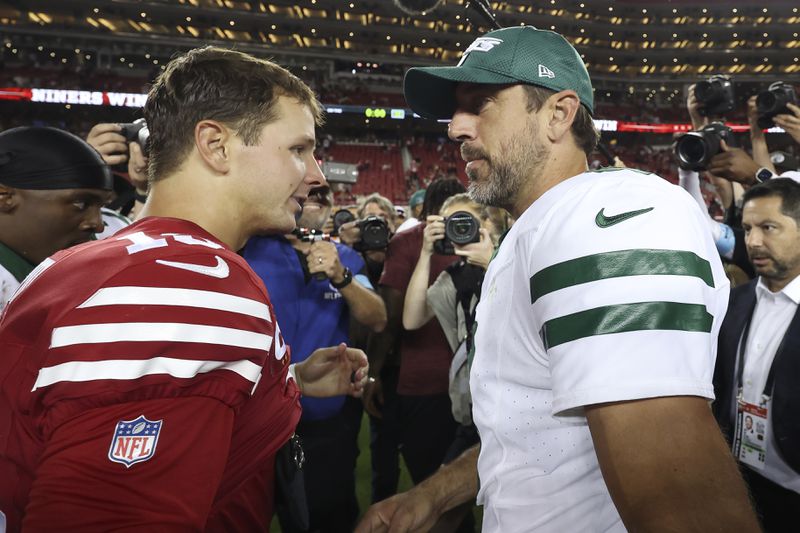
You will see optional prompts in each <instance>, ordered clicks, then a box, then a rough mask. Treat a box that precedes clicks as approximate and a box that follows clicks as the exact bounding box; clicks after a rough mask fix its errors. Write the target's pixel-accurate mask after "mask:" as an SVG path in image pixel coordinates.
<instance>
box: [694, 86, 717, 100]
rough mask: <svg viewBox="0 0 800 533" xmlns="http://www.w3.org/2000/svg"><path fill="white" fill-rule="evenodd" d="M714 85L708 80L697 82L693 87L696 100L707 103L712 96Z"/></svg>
mask: <svg viewBox="0 0 800 533" xmlns="http://www.w3.org/2000/svg"><path fill="white" fill-rule="evenodd" d="M715 92H717V91H715V90H714V85H713V84H712V83H711V82H709V81H701V82H698V83H697V85H695V87H694V95H695V98H697V100H698V101H700V102H703V103H707V102H709V101H710V100H711V99H713V98H714V93H715Z"/></svg>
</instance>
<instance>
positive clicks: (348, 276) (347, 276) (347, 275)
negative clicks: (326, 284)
mask: <svg viewBox="0 0 800 533" xmlns="http://www.w3.org/2000/svg"><path fill="white" fill-rule="evenodd" d="M342 276H344V277H343V278H342V281H340V282H339V283H336V282H335V281H333V280H331V286H332V287H333V288H334V289H344V288H345V287H347V286H348V285H350V284H351V283H352V282H353V272H352V271H351V270H350V269H349V268H347V267H344V273H343V274H342Z"/></svg>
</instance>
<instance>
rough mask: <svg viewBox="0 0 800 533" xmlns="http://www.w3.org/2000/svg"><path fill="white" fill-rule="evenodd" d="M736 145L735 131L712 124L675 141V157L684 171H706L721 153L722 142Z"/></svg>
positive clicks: (719, 123) (716, 123)
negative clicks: (713, 159)
mask: <svg viewBox="0 0 800 533" xmlns="http://www.w3.org/2000/svg"><path fill="white" fill-rule="evenodd" d="M723 140H724V141H725V142H726V143H728V145H729V146H733V145H734V142H733V140H734V138H733V130H731V129H730V128H729V127H728V126H726V125H725V124H723V123H721V122H712V123H711V124H708V125H707V126H704V127H702V128H700V129H699V130H698V131H690V132H689V133H686V134H684V135H681V136H680V137H678V139H677V140H676V141H675V148H674V151H675V157H676V158H677V159H678V166H679V167H681V168H682V169H684V170H695V171H700V170H705V169H706V168H707V167H708V163H709V162H710V161H711V158H712V157H714V156H715V155H717V154H718V153H720V151H721V149H722V141H723Z"/></svg>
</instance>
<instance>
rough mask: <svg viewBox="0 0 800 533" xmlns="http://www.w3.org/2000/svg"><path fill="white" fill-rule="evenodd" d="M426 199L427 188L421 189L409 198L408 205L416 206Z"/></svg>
mask: <svg viewBox="0 0 800 533" xmlns="http://www.w3.org/2000/svg"><path fill="white" fill-rule="evenodd" d="M424 201H425V189H420V190H418V191H416V192H415V193H414V194H412V195H411V198H409V199H408V207H414V206H416V205H419V204H421V203H423V202H424Z"/></svg>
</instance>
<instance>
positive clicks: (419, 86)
mask: <svg viewBox="0 0 800 533" xmlns="http://www.w3.org/2000/svg"><path fill="white" fill-rule="evenodd" d="M462 82H463V83H485V84H495V85H502V84H516V83H525V84H530V85H538V86H540V87H544V88H546V89H551V90H553V91H563V90H566V89H572V90H573V91H575V92H576V93H577V94H578V98H580V100H581V103H582V104H583V105H584V106H586V109H588V110H589V113H591V114H594V94H593V92H592V81H591V80H590V79H589V73H588V72H587V71H586V65H584V64H583V60H582V59H581V56H580V55H579V54H578V52H577V50H575V48H573V47H572V45H571V44H569V43H568V42H567V40H566V39H564V37H563V36H561V35H560V34H558V33H555V32H552V31H548V30H539V29H536V28H534V27H533V26H515V27H513V28H503V29H501V30H495V31H490V32H489V33H487V34H485V35H483V36H482V37H478V38H477V39H475V41H474V42H473V43H472V44H470V45H469V46H468V47H467V49H466V50H464V54H463V55H462V56H461V61H459V63H458V65H456V66H455V67H414V68H411V69H409V70H408V72H406V76H405V79H404V81H403V92H404V93H405V96H406V102H408V105H409V106H410V107H411V109H412V110H413V111H414V112H415V113H417V114H418V115H420V116H422V117H425V118H432V119H448V118H451V117H452V116H453V113H455V110H456V102H455V88H456V84H458V83H462Z"/></svg>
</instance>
